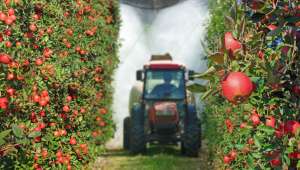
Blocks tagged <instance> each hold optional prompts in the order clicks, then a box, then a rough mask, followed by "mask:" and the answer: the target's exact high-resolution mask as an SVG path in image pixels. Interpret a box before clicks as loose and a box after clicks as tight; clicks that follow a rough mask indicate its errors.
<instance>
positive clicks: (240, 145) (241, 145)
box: [235, 144, 245, 150]
mask: <svg viewBox="0 0 300 170" xmlns="http://www.w3.org/2000/svg"><path fill="white" fill-rule="evenodd" d="M244 147H245V145H244V144H236V145H235V148H237V149H238V150H242V149H243V148H244Z"/></svg>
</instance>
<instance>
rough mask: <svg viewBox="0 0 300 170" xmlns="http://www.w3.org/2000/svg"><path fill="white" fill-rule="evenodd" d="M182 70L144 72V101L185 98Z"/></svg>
mask: <svg viewBox="0 0 300 170" xmlns="http://www.w3.org/2000/svg"><path fill="white" fill-rule="evenodd" d="M184 86H185V77H184V71H183V70H148V71H146V81H145V96H144V97H145V99H150V100H151V99H153V100H159V99H162V100H180V99H184V98H185V90H184V89H185V88H184Z"/></svg>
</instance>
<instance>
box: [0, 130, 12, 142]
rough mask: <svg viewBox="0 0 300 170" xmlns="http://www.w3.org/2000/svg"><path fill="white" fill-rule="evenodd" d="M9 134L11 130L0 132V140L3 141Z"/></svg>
mask: <svg viewBox="0 0 300 170" xmlns="http://www.w3.org/2000/svg"><path fill="white" fill-rule="evenodd" d="M10 132H11V129H9V130H5V131H2V132H0V140H1V139H2V140H3V139H4V138H5V137H6V136H7V135H9V134H10Z"/></svg>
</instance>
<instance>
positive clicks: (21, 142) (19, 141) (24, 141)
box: [17, 138, 30, 145]
mask: <svg viewBox="0 0 300 170" xmlns="http://www.w3.org/2000/svg"><path fill="white" fill-rule="evenodd" d="M17 143H18V144H23V145H28V144H30V140H28V139H26V138H25V139H21V140H18V141H17Z"/></svg>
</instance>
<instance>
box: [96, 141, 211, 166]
mask: <svg viewBox="0 0 300 170" xmlns="http://www.w3.org/2000/svg"><path fill="white" fill-rule="evenodd" d="M203 152H204V151H202V152H201V153H200V156H199V158H188V157H184V156H182V155H181V154H180V149H179V148H178V147H170V146H155V147H151V148H149V149H148V152H147V154H145V155H137V156H133V155H130V154H129V153H128V152H127V151H123V150H119V151H110V152H109V153H106V154H104V155H103V156H102V157H100V158H98V159H97V161H96V163H95V164H94V166H93V168H92V169H101V170H198V169H201V170H209V169H210V168H208V167H209V166H208V161H207V156H206V155H207V154H206V153H203Z"/></svg>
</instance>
